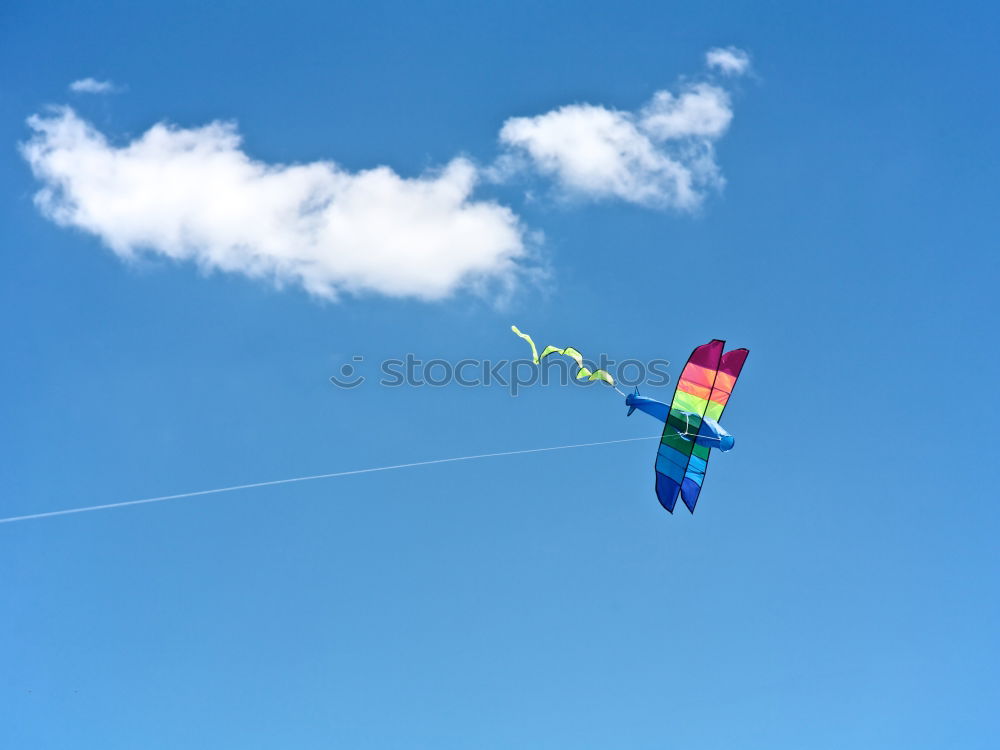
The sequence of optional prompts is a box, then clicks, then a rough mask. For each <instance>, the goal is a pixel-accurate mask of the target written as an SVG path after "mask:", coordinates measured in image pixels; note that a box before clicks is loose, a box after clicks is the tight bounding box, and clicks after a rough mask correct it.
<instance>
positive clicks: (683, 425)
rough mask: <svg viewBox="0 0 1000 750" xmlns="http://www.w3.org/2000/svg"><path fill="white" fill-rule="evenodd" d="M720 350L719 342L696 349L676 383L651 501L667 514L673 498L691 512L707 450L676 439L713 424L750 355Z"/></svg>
mask: <svg viewBox="0 0 1000 750" xmlns="http://www.w3.org/2000/svg"><path fill="white" fill-rule="evenodd" d="M724 348H725V342H724V341H721V340H719V339H713V340H712V341H710V342H709V343H707V344H703V345H702V346H699V347H698V348H697V349H695V350H694V351H693V352H692V353H691V356H690V357H689V358H688V361H687V364H686V365H684V370H683V371H682V372H681V376H680V378H678V380H677V388H676V389H675V390H674V398H673V401H671V403H670V415H669V417H668V418H667V421H666V424H664V426H663V437H662V438H661V440H660V447H659V450H658V451H657V454H656V496H657V498H658V499H659V501H660V504H661V505H662V506H663V507H664V508H666V509H667V510H668V511H669V512H671V513H673V512H674V506H675V505H676V504H677V496H678V494H680V496H681V499H682V500H683V501H684V504H685V505H686V506H687V508H688V510H689V511H691V512H692V513H694V507H695V505H696V504H697V502H698V495H699V494H700V493H701V486H702V483H703V482H704V480H705V471H706V469H707V468H708V457H709V452H710V451H711V448H710V447H708V446H707V445H698V444H696V443H695V442H694V440H691V439H686V438H684V437H682V435H681V434H682V433H686V434H688V435H691V434H695V435H697V434H701V430H702V419H703V418H704V417H706V416H707V417H710V418H711V419H714V420H716V421H718V419H719V418H720V417H721V416H722V412H723V411H724V410H725V408H726V404H727V403H728V401H729V397H730V395H732V392H733V387H734V386H735V385H736V379H737V378H738V377H739V376H740V371H741V370H742V369H743V363H744V362H746V358H747V355H748V354H749V353H750V352H749V350H747V349H733V350H732V351H730V352H726V353H725V354H723V349H724ZM706 434H707V430H706Z"/></svg>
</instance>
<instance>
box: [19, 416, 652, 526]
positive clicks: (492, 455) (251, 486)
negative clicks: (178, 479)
mask: <svg viewBox="0 0 1000 750" xmlns="http://www.w3.org/2000/svg"><path fill="white" fill-rule="evenodd" d="M659 439H660V436H659V435H651V436H647V437H634V438H622V439H620V440H602V441H599V442H596V443H575V444H572V445H555V446H550V447H548V448H526V449H522V450H516V451H500V452H498V453H479V454H476V455H473V456H455V457H452V458H435V459H432V460H430V461H414V462H412V463H406V464H394V465H391V466H375V467H372V468H368V469H352V470H350V471H336V472H333V473H330V474H313V475H311V476H305V477H292V478H290V479H272V480H270V481H267V482H251V483H250V484H237V485H233V486H231V487H218V488H215V489H211V490H196V491H194V492H180V493H178V494H175V495H160V496H159V497H146V498H142V499H140V500H123V501H121V502H116V503H104V504H102V505H88V506H86V507H82V508H65V509H63V510H50V511H45V512H42V513H29V514H27V515H23V516H9V517H7V518H0V524H2V523H15V522H17V521H30V520H34V519H39V518H51V517H53V516H67V515H70V514H72V513H89V512H91V511H95V510H110V509H112V508H124V507H126V506H129V505H146V504H148V503H162V502H165V501H167V500H180V499H182V498H186V497H198V496H201V495H216V494H219V493H221V492H235V491H236V490H249V489H254V488H256V487H273V486H275V485H280V484H291V483H293V482H311V481H314V480H317V479H334V478H336V477H346V476H352V475H355V474H372V473H374V472H379V471H393V470H395V469H410V468H413V467H416V466H431V465H432V464H446V463H454V462H456V461H474V460H477V459H481V458H498V457H500V456H517V455H523V454H526V453H545V452H548V451H562V450H569V449H572V448H590V447H594V446H599V445H614V444H616V443H633V442H635V441H637V440H659Z"/></svg>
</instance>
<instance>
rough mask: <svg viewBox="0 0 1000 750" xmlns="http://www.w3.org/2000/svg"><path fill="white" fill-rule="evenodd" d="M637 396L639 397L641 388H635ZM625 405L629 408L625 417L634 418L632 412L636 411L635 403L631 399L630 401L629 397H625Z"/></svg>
mask: <svg viewBox="0 0 1000 750" xmlns="http://www.w3.org/2000/svg"><path fill="white" fill-rule="evenodd" d="M615 390H617V389H615ZM619 392H620V391H619ZM635 395H636V396H638V395H639V386H636V387H635ZM625 405H626V406H627V407H628V413H627V414H626V415H625V416H626V417H631V416H632V412H634V411H635V410H636V405H635V404H634V403H632V401H631V399H629V397H628V396H626V397H625Z"/></svg>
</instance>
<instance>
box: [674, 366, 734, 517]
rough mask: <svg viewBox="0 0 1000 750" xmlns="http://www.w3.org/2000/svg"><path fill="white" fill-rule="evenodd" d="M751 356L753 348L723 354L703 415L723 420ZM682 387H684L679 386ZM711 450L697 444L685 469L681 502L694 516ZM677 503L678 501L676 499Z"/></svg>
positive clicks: (693, 447)
mask: <svg viewBox="0 0 1000 750" xmlns="http://www.w3.org/2000/svg"><path fill="white" fill-rule="evenodd" d="M748 354H750V350H749V349H733V350H732V351H728V352H726V353H725V354H723V355H722V360H721V361H720V362H719V371H718V373H717V374H716V376H715V384H714V385H713V386H712V391H711V393H710V394H709V396H708V406H707V408H706V409H705V413H704V414H703V416H704V417H708V418H709V419H714V420H715V421H716V422H718V420H719V419H721V418H722V412H723V411H725V409H726V404H727V403H728V401H729V397H730V396H731V395H732V393H733V388H734V387H735V385H736V379H737V378H738V377H739V376H740V370H742V369H743V363H744V362H746V361H747V355H748ZM678 387H680V386H679V385H678ZM701 431H702V430H701V427H700V425H699V430H698V432H699V433H701ZM689 432H691V430H689ZM711 450H712V448H711V446H708V445H698V444H695V445H693V446H692V449H691V460H690V462H689V463H688V465H687V468H685V470H684V479H683V480H682V481H681V499H682V500H683V501H684V504H685V505H686V506H687V508H688V510H689V511H691V512H692V513H694V506H695V505H696V504H697V502H698V495H700V494H701V485H702V483H703V482H704V481H705V471H706V469H707V468H708V457H709V454H710V453H711ZM674 500H675V502H676V497H675V498H674Z"/></svg>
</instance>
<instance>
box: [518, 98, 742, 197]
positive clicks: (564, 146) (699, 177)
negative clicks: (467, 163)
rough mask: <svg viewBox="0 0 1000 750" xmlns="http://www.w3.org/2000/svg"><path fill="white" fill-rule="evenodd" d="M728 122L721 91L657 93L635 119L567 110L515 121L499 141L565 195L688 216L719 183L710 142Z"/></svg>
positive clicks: (593, 109) (589, 109)
mask: <svg viewBox="0 0 1000 750" xmlns="http://www.w3.org/2000/svg"><path fill="white" fill-rule="evenodd" d="M732 116H733V113H732V109H731V106H730V100H729V95H728V93H727V92H726V91H725V90H724V89H721V88H719V87H718V86H713V85H710V84H707V83H698V84H693V85H690V86H688V87H686V88H685V89H684V90H683V91H682V92H681V93H679V94H676V95H675V94H672V93H670V92H669V91H658V92H657V93H656V94H655V95H654V96H653V98H652V100H651V101H650V102H649V103H648V104H647V105H646V106H645V107H643V108H642V109H641V110H639V112H638V113H633V112H623V111H619V110H615V109H609V108H607V107H601V106H595V105H591V104H573V105H569V106H565V107H561V108H559V109H556V110H552V111H550V112H546V113H545V114H541V115H537V116H534V117H513V118H511V119H509V120H507V121H506V122H505V123H504V125H503V128H502V129H501V131H500V140H501V142H502V143H503V144H504V145H506V146H507V147H508V148H509V149H511V150H512V151H513V152H514V153H515V154H521V155H524V156H526V157H527V158H528V159H529V160H530V162H531V163H532V165H533V166H534V167H535V168H536V169H537V170H538V171H539V172H540V173H542V174H544V175H546V176H548V177H550V178H553V179H555V180H556V181H557V183H558V185H559V186H560V187H561V188H562V189H563V190H564V191H566V192H567V193H570V194H575V195H579V196H583V197H587V198H593V199H598V198H620V199H622V200H625V201H629V202H631V203H637V204H641V205H646V206H651V207H660V208H663V207H670V208H676V209H680V210H692V209H694V208H696V207H697V206H698V205H699V204H700V203H701V201H702V200H703V198H704V196H705V193H706V191H707V190H708V189H709V188H712V187H718V186H719V185H721V184H722V178H721V176H720V174H719V170H718V167H717V166H716V164H715V156H714V149H713V143H714V142H715V140H717V139H718V138H720V137H721V136H722V135H723V134H724V133H725V132H726V129H727V128H728V126H729V122H730V121H731V120H732ZM513 161H515V162H516V157H515V158H514V159H513ZM503 163H504V164H505V165H506V166H507V168H509V165H510V164H511V163H512V159H511V158H508V159H507V160H506V161H505V162H503Z"/></svg>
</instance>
